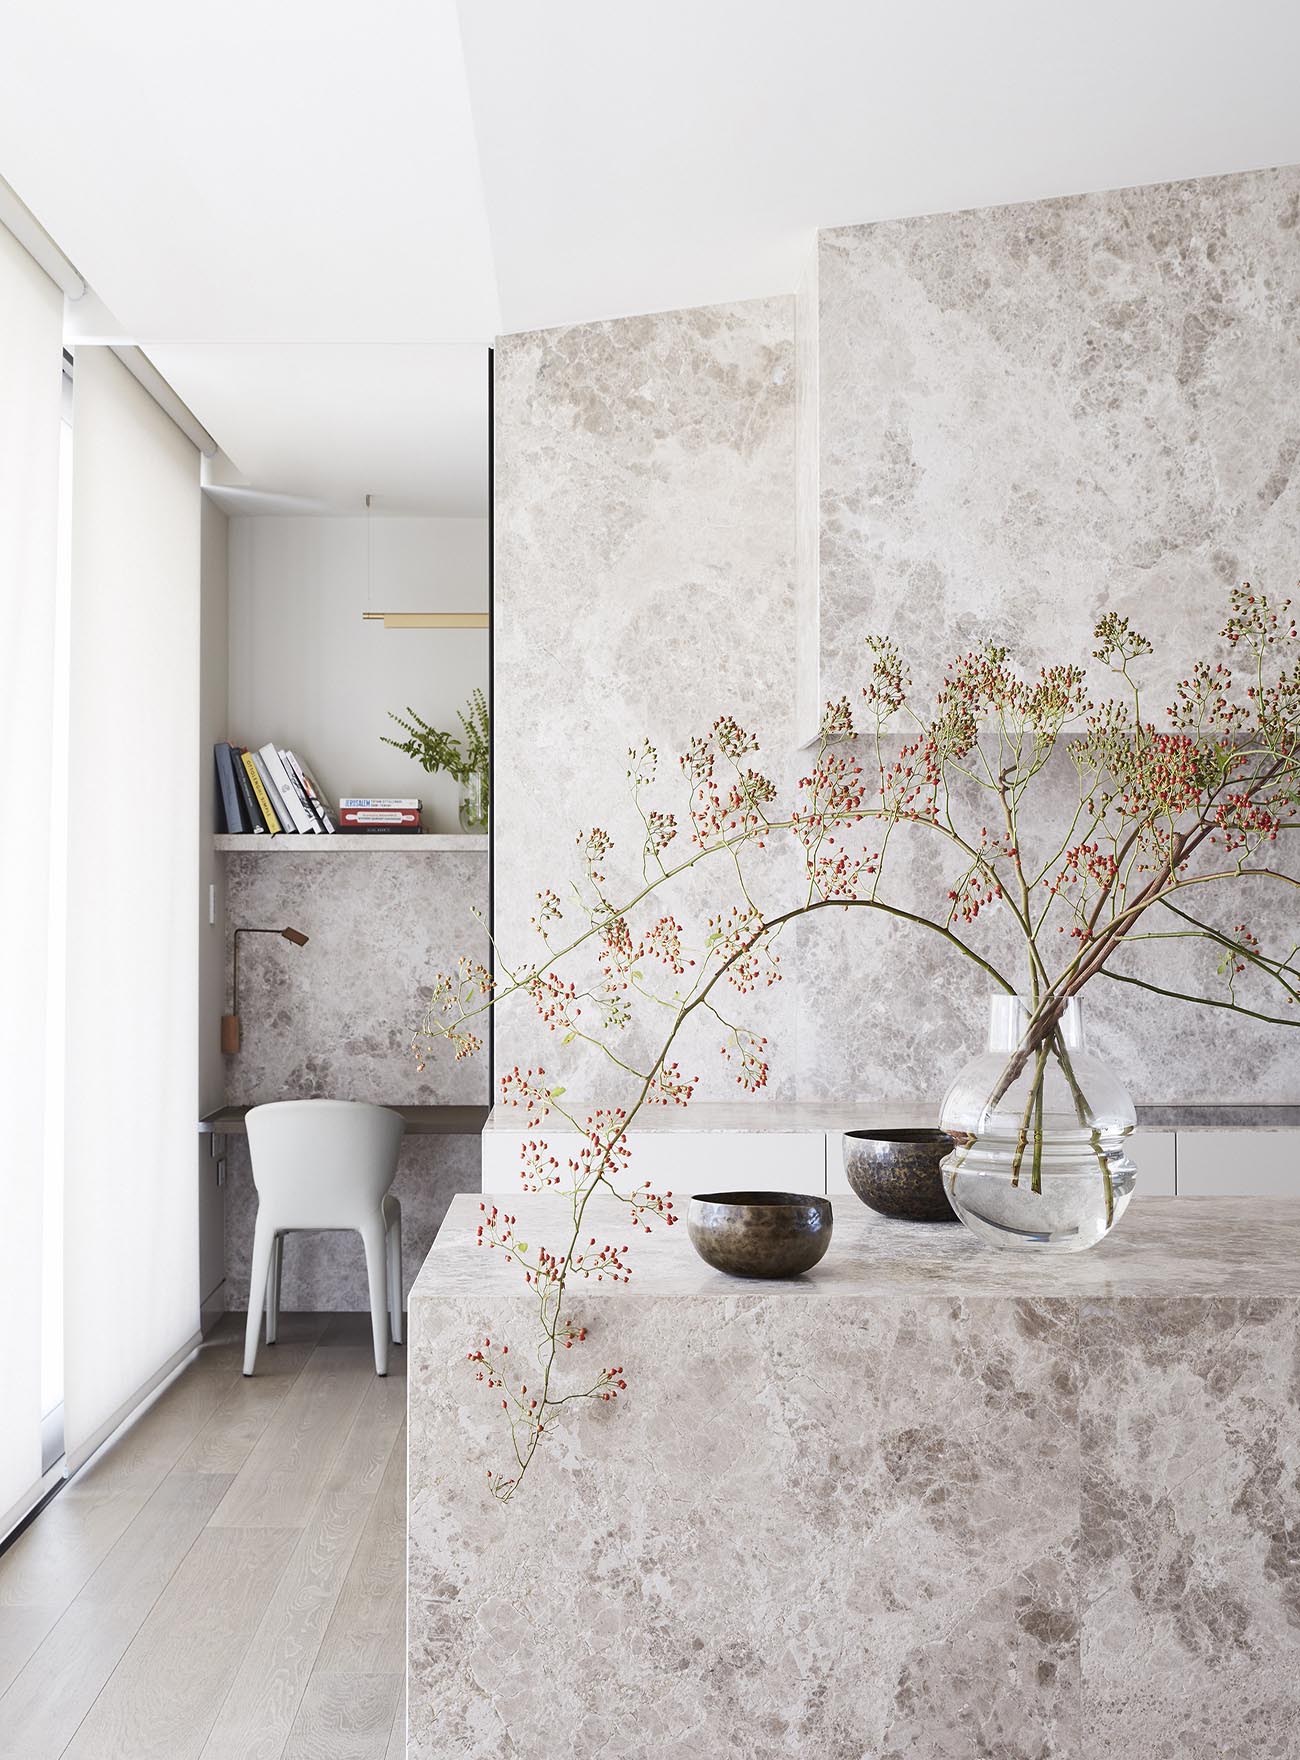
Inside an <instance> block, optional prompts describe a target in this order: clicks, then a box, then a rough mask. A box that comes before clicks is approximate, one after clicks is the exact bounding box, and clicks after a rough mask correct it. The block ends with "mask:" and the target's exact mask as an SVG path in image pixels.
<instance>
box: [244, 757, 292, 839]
mask: <svg viewBox="0 0 1300 1760" xmlns="http://www.w3.org/2000/svg"><path fill="white" fill-rule="evenodd" d="M250 756H251V757H252V760H253V763H254V764H255V765H256V766H257V774H258V775H259V776H260V777H261V778H262V787H263V788H264V789H265V790H266V798H267V800H269V801H270V803H271V807H272V810H273V811H274V813H275V816H276V818H277V819H278V820H279V821H280V829H281V831H284V832H296V831H297V829H298V827H297V826H296V825H295V824H294V822H293V819H292V817H291V815H290V812H289V807H288V803H287V802H286V801H285V798H284V796H283V795H282V794H281V793H280V791H279V789H278V788H277V787H276V786H275V778H274V776H272V774H271V772H270V770H269V769H268V768H267V763H266V753H265V749H264V748H263V749H261V750H258V751H255V752H253V753H251V754H250Z"/></svg>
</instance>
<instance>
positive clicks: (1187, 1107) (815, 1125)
mask: <svg viewBox="0 0 1300 1760" xmlns="http://www.w3.org/2000/svg"><path fill="white" fill-rule="evenodd" d="M568 1104H569V1105H570V1109H571V1110H572V1111H575V1112H576V1111H581V1110H582V1108H581V1107H580V1106H579V1105H577V1104H576V1103H574V1102H569V1103H568ZM593 1104H594V1103H593ZM938 1116H939V1102H938V1100H931V1101H909V1100H862V1101H855V1102H853V1103H852V1104H845V1103H843V1102H834V1103H824V1102H821V1101H817V1100H797V1101H788V1102H783V1101H776V1100H755V1101H745V1100H700V1101H696V1102H695V1103H694V1104H693V1105H691V1106H673V1107H655V1108H647V1109H646V1110H645V1111H644V1112H641V1113H639V1114H638V1116H637V1119H636V1123H635V1125H634V1127H633V1128H634V1129H635V1130H637V1131H763V1132H766V1131H776V1132H780V1131H790V1132H803V1131H850V1130H863V1129H865V1128H866V1127H867V1126H868V1125H871V1124H874V1125H879V1126H885V1127H893V1128H899V1127H902V1126H907V1125H932V1124H934V1123H935V1122H936V1121H937V1119H938ZM1137 1116H1138V1128H1139V1130H1155V1131H1173V1130H1177V1131H1235V1130H1300V1104H1296V1105H1250V1104H1246V1105H1233V1106H1217V1105H1216V1106H1199V1105H1192V1104H1183V1103H1178V1104H1169V1105H1158V1106H1139V1107H1138V1109H1137ZM571 1128H572V1127H571V1126H570V1125H568V1124H567V1123H566V1122H565V1120H564V1119H560V1118H548V1119H547V1120H546V1121H545V1129H546V1130H547V1131H548V1132H561V1131H566V1130H569V1129H571ZM525 1129H526V1120H525V1115H524V1114H523V1113H522V1112H521V1111H520V1110H519V1108H518V1107H509V1106H506V1107H502V1106H494V1107H493V1108H492V1110H491V1112H490V1113H489V1114H488V1119H487V1123H486V1124H485V1125H484V1127H483V1130H484V1133H485V1135H486V1134H502V1135H513V1136H518V1135H520V1133H521V1132H523V1131H524V1130H525Z"/></svg>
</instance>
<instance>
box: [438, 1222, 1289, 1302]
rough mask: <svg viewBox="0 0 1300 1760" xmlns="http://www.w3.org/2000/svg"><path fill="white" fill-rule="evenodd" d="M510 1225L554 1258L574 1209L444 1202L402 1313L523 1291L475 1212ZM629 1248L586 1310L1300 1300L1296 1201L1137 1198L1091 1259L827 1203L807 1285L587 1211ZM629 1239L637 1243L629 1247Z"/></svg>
mask: <svg viewBox="0 0 1300 1760" xmlns="http://www.w3.org/2000/svg"><path fill="white" fill-rule="evenodd" d="M481 1203H487V1204H492V1203H496V1204H498V1205H500V1206H501V1207H502V1208H503V1209H505V1210H507V1211H509V1212H510V1214H512V1215H514V1216H517V1217H518V1218H519V1224H518V1226H517V1227H516V1231H515V1232H516V1234H517V1235H520V1236H522V1237H523V1238H525V1239H526V1240H529V1241H536V1240H537V1239H544V1240H545V1242H546V1244H547V1246H548V1247H549V1248H550V1249H551V1250H552V1251H553V1252H559V1251H562V1250H563V1247H564V1245H565V1243H566V1241H567V1238H568V1229H569V1227H570V1223H569V1206H568V1202H567V1200H566V1199H564V1198H556V1197H554V1196H551V1195H549V1194H539V1195H535V1196H526V1197H515V1196H505V1197H495V1198H493V1197H487V1198H484V1199H480V1198H478V1197H477V1196H472V1195H469V1194H464V1195H461V1196H459V1197H457V1198H455V1199H454V1200H453V1201H452V1204H451V1208H450V1209H449V1210H448V1212H447V1216H446V1219H445V1220H444V1222H443V1225H442V1227H441V1229H440V1230H439V1231H438V1236H437V1239H436V1240H435V1241H434V1243H433V1247H432V1249H431V1251H430V1253H429V1256H428V1258H427V1259H426V1260H425V1262H424V1265H423V1267H422V1269H421V1271H420V1274H419V1276H418V1277H417V1279H416V1281H415V1286H414V1288H413V1289H412V1291H411V1305H412V1306H413V1307H414V1306H415V1304H417V1303H418V1302H421V1301H437V1300H440V1299H445V1298H452V1299H462V1298H465V1297H475V1298H478V1299H482V1298H484V1297H488V1296H496V1295H498V1294H499V1295H500V1296H501V1297H503V1298H505V1297H509V1296H513V1295H520V1294H522V1293H526V1291H525V1286H524V1282H523V1278H522V1275H521V1273H520V1272H519V1270H518V1269H517V1267H516V1266H515V1265H513V1264H512V1263H511V1262H510V1261H508V1260H507V1259H506V1257H505V1255H504V1254H502V1253H500V1252H496V1251H491V1250H489V1249H487V1248H483V1247H478V1246H476V1244H475V1230H476V1229H477V1227H478V1224H479V1221H480V1219H481V1215H480V1204H481ZM585 1232H586V1233H587V1235H588V1238H589V1237H590V1236H591V1235H595V1236H597V1237H598V1238H599V1239H601V1240H606V1239H608V1240H610V1241H618V1242H619V1243H620V1244H621V1243H622V1242H624V1241H626V1242H627V1243H628V1245H629V1246H630V1247H631V1249H632V1250H631V1254H630V1258H631V1262H632V1266H633V1271H632V1281H631V1282H630V1283H628V1284H617V1285H616V1284H612V1283H600V1284H598V1283H596V1282H595V1280H594V1279H593V1280H589V1281H586V1282H583V1283H581V1284H579V1285H577V1286H575V1287H576V1289H577V1291H579V1292H580V1294H581V1297H582V1300H583V1302H584V1303H587V1302H590V1301H592V1300H595V1301H626V1300H628V1299H633V1300H636V1299H638V1298H639V1299H644V1298H646V1297H648V1296H672V1297H680V1296H710V1297H730V1298H732V1299H739V1300H743V1299H744V1298H745V1297H747V1296H748V1297H755V1296H762V1297H766V1298H771V1297H787V1298H790V1299H792V1300H807V1299H809V1298H813V1297H818V1296H821V1297H842V1296H855V1297H860V1298H861V1297H882V1296H908V1297H916V1296H944V1297H948V1298H953V1297H957V1298H964V1297H967V1296H1010V1297H1050V1296H1058V1297H1074V1298H1079V1297H1088V1296H1102V1297H1107V1298H1113V1297H1126V1296H1210V1295H1250V1296H1288V1297H1295V1296H1297V1295H1300V1204H1297V1203H1295V1202H1294V1201H1291V1200H1287V1199H1275V1198H1144V1197H1141V1196H1138V1197H1135V1198H1134V1199H1133V1200H1132V1202H1131V1203H1130V1205H1129V1208H1128V1210H1127V1211H1126V1212H1125V1214H1124V1216H1123V1217H1122V1218H1121V1220H1120V1222H1119V1223H1118V1225H1117V1226H1116V1228H1115V1231H1114V1233H1113V1234H1112V1235H1111V1236H1110V1237H1109V1239H1107V1240H1105V1241H1103V1242H1102V1244H1101V1245H1100V1246H1098V1247H1094V1248H1093V1249H1092V1250H1091V1251H1090V1252H1084V1253H1067V1254H1059V1255H1057V1254H1053V1255H1042V1254H1031V1253H1024V1254H1022V1253H1012V1252H998V1251H995V1250H994V1249H992V1248H989V1247H983V1246H981V1245H980V1244H979V1242H978V1241H977V1240H976V1239H975V1238H974V1236H973V1235H971V1234H969V1233H968V1232H967V1230H966V1229H964V1228H963V1227H961V1225H960V1224H959V1223H951V1224H949V1223H916V1222H896V1221H891V1220H890V1219H888V1218H886V1217H883V1216H877V1215H875V1214H874V1213H873V1212H872V1211H869V1210H867V1209H866V1208H865V1206H863V1205H861V1204H859V1203H857V1201H856V1200H855V1199H853V1198H839V1199H836V1201H835V1231H834V1236H833V1238H832V1241H831V1245H830V1250H829V1251H828V1253H827V1254H826V1257H825V1258H824V1259H823V1260H822V1262H821V1264H820V1265H817V1266H815V1267H814V1269H813V1270H812V1271H810V1272H808V1273H807V1274H806V1275H805V1276H803V1277H799V1278H794V1279H789V1280H782V1281H771V1282H769V1281H765V1280H760V1279H753V1280H751V1279H740V1278H734V1277H727V1276H725V1275H724V1274H723V1273H722V1272H720V1271H715V1270H714V1269H713V1268H712V1267H711V1266H709V1265H706V1264H705V1263H704V1261H703V1260H702V1259H701V1258H699V1256H698V1255H697V1254H696V1252H695V1250H694V1248H693V1247H692V1246H691V1243H690V1240H689V1238H688V1236H687V1233H686V1225H685V1222H684V1221H682V1222H679V1223H678V1225H677V1226H676V1227H674V1228H672V1229H667V1228H664V1227H662V1226H660V1227H656V1228H655V1229H654V1230H653V1232H652V1233H651V1234H648V1235H647V1234H642V1235H640V1236H636V1237H634V1236H633V1234H632V1233H631V1231H630V1229H629V1226H628V1223H627V1212H626V1210H625V1209H624V1207H623V1206H622V1205H620V1204H618V1203H615V1202H613V1201H612V1200H608V1199H607V1200H605V1201H603V1202H602V1203H601V1204H599V1205H597V1204H595V1203H593V1204H592V1205H591V1206H590V1208H589V1210H588V1226H587V1228H586V1230H585ZM633 1243H635V1244H633Z"/></svg>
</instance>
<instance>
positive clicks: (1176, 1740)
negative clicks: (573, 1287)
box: [409, 1197, 1300, 1760]
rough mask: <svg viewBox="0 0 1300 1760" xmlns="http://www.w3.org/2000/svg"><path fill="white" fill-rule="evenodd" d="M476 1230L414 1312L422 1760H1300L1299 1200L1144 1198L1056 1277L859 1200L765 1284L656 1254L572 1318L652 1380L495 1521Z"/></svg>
mask: <svg viewBox="0 0 1300 1760" xmlns="http://www.w3.org/2000/svg"><path fill="white" fill-rule="evenodd" d="M535 1202H536V1204H537V1205H539V1206H540V1207H539V1208H536V1209H534V1210H532V1211H530V1212H529V1217H530V1221H531V1222H533V1223H534V1224H536V1225H538V1226H541V1225H542V1224H543V1221H544V1219H545V1220H546V1221H547V1225H548V1226H549V1221H550V1219H553V1218H554V1214H555V1212H554V1206H553V1205H552V1206H551V1209H550V1213H549V1218H548V1217H547V1211H546V1204H547V1201H546V1200H537V1201H535ZM476 1214H477V1210H476V1208H475V1207H474V1206H473V1205H472V1203H471V1202H470V1201H469V1200H467V1199H464V1198H462V1199H458V1200H457V1201H456V1203H455V1205H454V1206H453V1209H452V1212H451V1215H450V1217H449V1219H448V1223H447V1225H446V1227H445V1229H444V1231H443V1233H442V1235H440V1237H439V1241H438V1243H437V1245H436V1246H435V1248H434V1251H433V1253H432V1255H431V1256H430V1259H429V1261H428V1264H427V1265H426V1268H425V1270H424V1272H423V1273H422V1274H421V1277H420V1279H419V1280H418V1282H417V1286H416V1289H415V1291H414V1292H413V1297H412V1304H411V1316H412V1333H411V1341H412V1342H411V1361H410V1377H411V1379H410V1385H411V1410H410V1420H411V1428H410V1438H411V1441H410V1464H409V1498H410V1552H409V1563H410V1585H411V1587H410V1604H409V1615H410V1626H409V1643H410V1701H409V1703H410V1743H411V1746H410V1753H411V1755H412V1760H442V1757H443V1756H445V1755H448V1754H456V1755H458V1756H461V1757H463V1760H497V1757H498V1756H503V1755H509V1756H511V1757H512V1760H553V1756H554V1755H555V1754H556V1753H557V1752H558V1751H560V1748H561V1747H562V1749H563V1752H565V1753H566V1754H572V1755H574V1756H575V1757H577V1760H588V1757H593V1760H594V1757H595V1756H597V1755H599V1756H602V1757H604V1756H610V1755H617V1756H621V1757H625V1760H632V1757H634V1756H635V1757H638V1760H639V1757H643V1756H645V1755H648V1754H654V1755H655V1756H656V1760H659V1757H661V1756H669V1757H670V1760H698V1757H699V1756H704V1755H708V1756H715V1755H718V1756H721V1755H726V1756H732V1757H735V1760H805V1757H806V1756H809V1755H817V1756H819V1757H821V1756H831V1757H834V1760H934V1757H935V1756H940V1757H943V1760H1152V1757H1156V1760H1189V1757H1190V1760H1211V1756H1214V1757H1215V1760H1217V1757H1218V1756H1221V1755H1232V1756H1239V1757H1240V1760H1246V1756H1247V1755H1251V1756H1254V1755H1256V1754H1260V1755H1268V1756H1274V1757H1276V1760H1281V1757H1283V1756H1289V1755H1291V1754H1294V1751H1295V1749H1294V1734H1295V1730H1296V1729H1297V1727H1300V1677H1297V1674H1296V1670H1295V1668H1294V1658H1295V1653H1296V1644H1297V1637H1298V1635H1300V1624H1298V1610H1297V1603H1296V1583H1297V1581H1298V1580H1300V1578H1298V1576H1297V1569H1296V1566H1297V1557H1296V1540H1295V1536H1296V1534H1297V1533H1300V1492H1298V1490H1297V1485H1298V1482H1300V1403H1298V1402H1297V1399H1296V1388H1297V1385H1300V1301H1297V1298H1296V1295H1295V1290H1296V1273H1297V1271H1298V1270H1300V1217H1297V1215H1296V1213H1295V1210H1294V1207H1289V1206H1287V1205H1284V1204H1276V1203H1267V1202H1262V1201H1256V1202H1253V1203H1250V1202H1246V1203H1238V1204H1232V1203H1228V1202H1225V1201H1223V1200H1202V1201H1189V1200H1181V1199H1180V1200H1175V1201H1164V1200H1159V1199H1149V1200H1143V1199H1142V1198H1140V1197H1139V1198H1138V1199H1136V1200H1135V1201H1134V1203H1133V1205H1132V1207H1131V1209H1130V1211H1129V1212H1128V1214H1127V1215H1126V1217H1125V1220H1124V1226H1123V1228H1122V1229H1121V1230H1119V1231H1117V1233H1116V1235H1114V1236H1112V1237H1111V1238H1110V1239H1109V1240H1108V1241H1107V1242H1105V1243H1104V1244H1103V1245H1102V1246H1101V1247H1099V1248H1098V1249H1097V1250H1096V1251H1095V1252H1094V1253H1092V1254H1088V1255H1082V1256H1080V1258H1079V1259H1077V1260H1054V1261H1052V1263H1051V1264H1050V1265H1044V1264H1042V1263H1040V1262H1036V1261H1033V1260H1023V1259H1020V1258H1017V1257H1014V1256H1009V1255H1008V1256H1003V1255H997V1254H993V1253H990V1252H988V1251H986V1250H984V1249H981V1248H980V1247H979V1246H978V1245H977V1244H976V1243H974V1242H971V1241H967V1242H964V1243H963V1242H961V1241H960V1240H959V1239H958V1238H957V1237H958V1235H959V1233H960V1231H956V1230H952V1231H948V1230H944V1231H935V1230H933V1229H926V1228H925V1227H924V1226H922V1225H912V1224H906V1223H893V1224H891V1223H888V1222H886V1221H884V1219H876V1220H874V1221H873V1220H872V1219H870V1218H866V1217H861V1216H857V1217H854V1218H853V1219H852V1220H850V1219H849V1218H848V1217H847V1216H846V1217H845V1219H844V1222H843V1223H841V1222H840V1221H839V1219H837V1233H836V1238H835V1240H834V1242H833V1244H832V1249H831V1252H830V1254H829V1255H828V1256H827V1258H826V1259H825V1260H823V1262H822V1264H821V1265H820V1266H819V1267H817V1268H816V1270H815V1271H814V1272H812V1273H811V1274H810V1275H809V1276H808V1277H806V1278H804V1279H802V1280H799V1281H798V1282H797V1283H789V1284H780V1285H778V1284H768V1285H754V1286H749V1285H746V1286H744V1287H741V1286H738V1285H737V1284H736V1283H735V1282H734V1281H732V1280H729V1279H726V1278H723V1277H721V1276H720V1275H719V1274H717V1273H713V1272H710V1271H709V1270H708V1268H707V1267H703V1266H702V1265H701V1264H700V1262H699V1261H698V1260H695V1259H694V1255H693V1254H692V1253H691V1251H690V1247H689V1244H688V1243H687V1242H686V1241H685V1240H684V1239H682V1238H680V1237H679V1236H678V1235H677V1231H673V1234H672V1235H663V1234H660V1235H658V1236H654V1237H648V1238H647V1239H646V1240H645V1241H644V1243H643V1245H642V1247H641V1248H639V1249H638V1260H637V1270H636V1273H635V1275H634V1279H633V1283H632V1284H631V1285H629V1286H627V1287H626V1288H620V1289H619V1290H617V1291H612V1292H611V1291H609V1290H603V1291H601V1292H594V1291H593V1292H591V1296H590V1299H589V1300H588V1299H587V1297H586V1295H584V1297H583V1303H584V1307H585V1309H586V1318H587V1321H588V1324H589V1326H590V1329H591V1335H592V1336H591V1345H592V1348H593V1349H594V1352H595V1354H596V1356H597V1357H598V1358H600V1360H604V1359H605V1355H606V1353H607V1351H608V1350H616V1351H617V1360H619V1361H621V1362H622V1363H623V1364H624V1366H625V1373H626V1377H627V1380H628V1383H629V1392H628V1394H627V1395H626V1396H625V1397H624V1398H623V1399H622V1400H621V1401H620V1402H619V1404H618V1406H617V1407H614V1408H610V1407H605V1406H596V1407H588V1408H583V1409H580V1410H578V1411H576V1412H575V1413H574V1414H573V1415H572V1417H571V1419H570V1420H569V1421H568V1422H567V1423H566V1424H565V1425H564V1426H563V1427H562V1428H561V1429H560V1430H559V1431H558V1432H557V1433H556V1435H555V1436H554V1437H553V1439H552V1441H551V1443H550V1444H549V1446H548V1447H547V1448H545V1449H544V1450H543V1453H542V1455H540V1456H539V1457H538V1461H537V1462H536V1464H535V1466H534V1469H533V1475H534V1476H532V1477H531V1478H530V1480H529V1481H528V1482H526V1485H525V1487H524V1488H523V1489H522V1490H521V1491H520V1493H519V1494H518V1495H517V1496H516V1498H515V1499H514V1500H513V1501H512V1502H511V1503H509V1504H508V1505H506V1506H504V1507H503V1506H501V1505H498V1504H496V1503H495V1502H494V1501H493V1500H492V1499H491V1497H490V1496H489V1495H488V1494H487V1491H486V1489H485V1488H482V1486H481V1481H482V1479H483V1469H484V1466H485V1464H488V1463H491V1462H493V1461H495V1460H496V1459H497V1455H498V1452H499V1448H500V1441H501V1438H500V1434H499V1430H498V1426H497V1423H496V1419H497V1417H499V1413H496V1414H494V1412H493V1410H492V1404H491V1398H490V1397H485V1396H484V1395H483V1393H482V1390H481V1389H480V1388H478V1387H477V1386H476V1385H475V1383H474V1382H473V1379H472V1376H471V1375H470V1374H468V1373H467V1366H466V1364H465V1361H464V1351H465V1348H466V1340H467V1339H470V1338H474V1337H477V1336H483V1335H485V1334H486V1335H491V1336H493V1337H494V1338H496V1339H497V1340H498V1341H499V1340H502V1339H507V1338H509V1339H511V1340H513V1339H515V1338H516V1337H518V1338H520V1339H523V1338H525V1337H526V1336H527V1328H528V1326H529V1323H530V1317H531V1304H530V1302H529V1301H528V1299H527V1297H526V1296H521V1295H520V1294H519V1293H518V1284H517V1282H516V1281H515V1280H514V1279H512V1278H511V1277H510V1275H509V1273H508V1271H506V1269H505V1268H504V1267H502V1268H496V1269H494V1268H493V1266H492V1264H491V1261H492V1260H493V1258H494V1255H491V1254H489V1253H486V1252H483V1251H480V1250H478V1249H475V1248H474V1247H473V1246H471V1245H470V1244H469V1233H468V1231H469V1229H470V1225H471V1223H472V1219H473V1217H474V1216H475V1215H476ZM941 1235H942V1236H943V1237H944V1238H943V1239H940V1236H941ZM485 1262H486V1263H485ZM1247 1279H1249V1288H1250V1293H1249V1295H1243V1294H1242V1293H1241V1289H1242V1286H1243V1284H1244V1283H1245V1282H1246V1280H1247Z"/></svg>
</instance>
